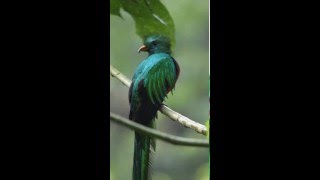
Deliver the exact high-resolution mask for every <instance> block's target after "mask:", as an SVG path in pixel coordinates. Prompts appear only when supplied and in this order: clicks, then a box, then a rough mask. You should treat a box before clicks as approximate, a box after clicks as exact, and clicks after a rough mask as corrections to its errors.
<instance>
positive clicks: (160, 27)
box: [110, 0, 176, 47]
mask: <svg viewBox="0 0 320 180" xmlns="http://www.w3.org/2000/svg"><path fill="white" fill-rule="evenodd" d="M120 8H123V10H125V11H126V12H127V13H129V14H130V15H131V16H132V18H133V19H134V21H135V25H136V32H137V34H138V35H139V36H140V37H141V38H142V39H145V38H146V37H148V36H150V35H153V34H162V35H165V36H167V37H169V38H170V39H171V44H172V47H174V46H175V42H176V41H175V37H174V23H173V19H172V18H171V16H170V13H169V12H168V10H167V8H166V7H165V6H164V5H163V4H162V3H161V2H160V1H159V0H111V1H110V13H111V14H114V15H117V16H120V17H122V16H121V13H120Z"/></svg>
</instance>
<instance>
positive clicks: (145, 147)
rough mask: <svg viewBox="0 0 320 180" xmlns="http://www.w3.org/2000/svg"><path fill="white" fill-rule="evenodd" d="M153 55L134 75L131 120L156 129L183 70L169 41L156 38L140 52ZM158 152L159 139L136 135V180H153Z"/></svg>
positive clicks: (141, 48)
mask: <svg viewBox="0 0 320 180" xmlns="http://www.w3.org/2000/svg"><path fill="white" fill-rule="evenodd" d="M140 51H146V52H148V53H149V55H148V57H147V58H146V59H144V60H143V61H142V62H141V63H140V64H139V65H138V67H137V69H136V71H135V72H134V75H133V78H132V83H131V85H130V88H129V103H130V114H129V119H130V120H133V121H135V122H137V123H140V124H142V125H144V126H147V127H150V128H155V122H154V120H155V118H156V117H157V111H158V110H159V108H160V106H161V104H162V102H163V101H164V99H165V97H167V94H168V93H169V92H170V91H171V92H172V90H173V89H174V87H175V83H176V81H177V79H178V76H179V73H180V68H179V65H178V63H177V61H176V60H175V59H174V58H173V57H171V47H170V40H169V38H167V37H165V36H162V35H152V36H149V37H147V38H146V39H145V40H144V45H143V46H141V47H140V48H139V50H138V52H140ZM152 151H155V139H154V138H151V137H148V136H145V135H143V134H140V133H138V132H135V142H134V158H133V174H132V176H133V177H132V179H133V180H147V179H148V178H149V177H150V165H151V160H150V153H151V152H152Z"/></svg>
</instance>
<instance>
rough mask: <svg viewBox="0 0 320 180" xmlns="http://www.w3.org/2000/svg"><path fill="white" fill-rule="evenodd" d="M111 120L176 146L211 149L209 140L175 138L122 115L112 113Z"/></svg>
mask: <svg viewBox="0 0 320 180" xmlns="http://www.w3.org/2000/svg"><path fill="white" fill-rule="evenodd" d="M110 120H112V121H114V122H116V123H119V124H122V125H124V126H126V127H128V128H130V129H133V130H135V131H138V132H140V133H142V134H144V135H146V136H151V137H155V138H157V139H160V140H163V141H165V142H168V143H171V144H174V145H184V146H197V147H209V141H208V140H202V139H192V138H183V137H178V136H173V135H170V134H167V133H163V132H161V131H158V130H155V129H152V128H149V127H146V126H143V125H141V124H139V123H136V122H134V121H130V120H129V119H126V118H124V117H121V116H120V115H117V114H114V113H112V112H110Z"/></svg>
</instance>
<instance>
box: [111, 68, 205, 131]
mask: <svg viewBox="0 0 320 180" xmlns="http://www.w3.org/2000/svg"><path fill="white" fill-rule="evenodd" d="M110 74H111V76H113V77H116V78H117V79H119V80H120V81H121V82H122V84H124V85H125V86H127V87H130V84H131V80H130V79H128V78H127V77H126V76H125V75H123V74H122V73H121V72H120V71H118V70H117V69H116V68H114V67H113V66H112V65H111V64H110ZM159 111H160V112H161V113H162V114H164V115H166V116H168V117H169V118H170V119H172V120H173V121H178V122H179V123H180V124H182V125H183V126H184V127H187V128H190V129H193V130H194V131H196V132H197V133H200V134H203V135H206V134H207V128H206V126H204V125H202V124H200V123H197V122H195V121H193V120H191V119H189V118H187V117H185V116H183V115H181V114H179V113H177V112H175V111H173V110H172V109H170V108H169V107H167V106H166V105H162V106H161V107H160V109H159Z"/></svg>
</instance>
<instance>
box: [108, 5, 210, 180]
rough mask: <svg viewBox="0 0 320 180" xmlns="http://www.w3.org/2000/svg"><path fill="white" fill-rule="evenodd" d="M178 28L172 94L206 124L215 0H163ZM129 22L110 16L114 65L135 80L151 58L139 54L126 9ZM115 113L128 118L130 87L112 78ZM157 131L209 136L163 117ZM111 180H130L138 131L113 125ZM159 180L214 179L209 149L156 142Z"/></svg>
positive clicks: (171, 102) (178, 107)
mask: <svg viewBox="0 0 320 180" xmlns="http://www.w3.org/2000/svg"><path fill="white" fill-rule="evenodd" d="M161 2H162V3H163V4H164V5H165V6H166V7H167V9H168V11H169V13H170V14H171V16H172V18H173V20H174V23H175V30H176V33H175V36H176V46H175V49H174V53H173V57H174V58H175V59H176V60H177V62H178V63H179V65H180V69H181V72H180V77H179V79H178V82H177V84H176V89H175V91H174V92H173V95H171V93H170V94H169V95H168V99H167V100H166V102H165V104H167V105H168V106H169V107H170V108H171V109H173V110H175V111H177V112H179V113H181V114H183V115H185V116H187V117H189V118H190V119H192V120H195V121H197V122H199V123H201V124H205V122H206V121H207V120H208V119H209V105H210V104H209V97H208V95H209V1H208V0H204V1H194V0H183V1H170V0H162V1H161ZM121 14H122V16H123V19H122V18H120V17H118V16H113V15H110V60H111V64H112V65H113V66H114V67H115V68H117V69H118V70H119V71H120V72H122V73H123V74H124V75H126V76H127V77H129V78H130V79H131V78H132V75H133V73H134V70H135V68H136V67H137V65H138V64H139V63H140V62H141V61H142V60H143V59H144V58H146V57H147V53H145V52H142V53H137V50H138V48H139V47H140V46H141V45H142V40H141V39H140V37H138V36H137V35H136V33H135V25H134V21H133V19H132V17H131V16H130V15H129V14H128V13H126V12H125V11H123V10H121ZM110 111H111V112H114V113H117V114H120V115H121V116H124V117H128V114H129V102H128V88H127V87H126V86H124V85H122V83H120V82H119V81H118V80H117V79H116V78H113V77H111V76H110ZM158 117H159V118H158V119H157V120H156V124H157V129H158V130H160V131H163V132H167V133H170V134H173V135H176V136H181V137H189V138H200V139H205V138H206V137H205V136H203V135H200V134H198V133H196V132H194V131H193V130H191V129H187V128H184V127H183V126H181V125H180V124H178V123H177V122H174V121H172V120H170V119H169V118H167V117H166V116H164V115H162V114H161V113H158ZM110 143H111V144H110V178H111V180H129V179H131V175H132V161H133V143H134V132H133V131H132V130H130V129H128V128H125V127H123V126H120V125H118V124H115V123H113V122H110ZM156 143H157V145H156V147H157V148H156V153H155V154H154V160H153V165H152V167H153V171H152V172H153V173H152V174H153V180H180V179H181V180H207V179H209V149H208V148H199V147H189V146H176V145H172V144H169V143H166V142H163V141H160V140H157V141H156Z"/></svg>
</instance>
